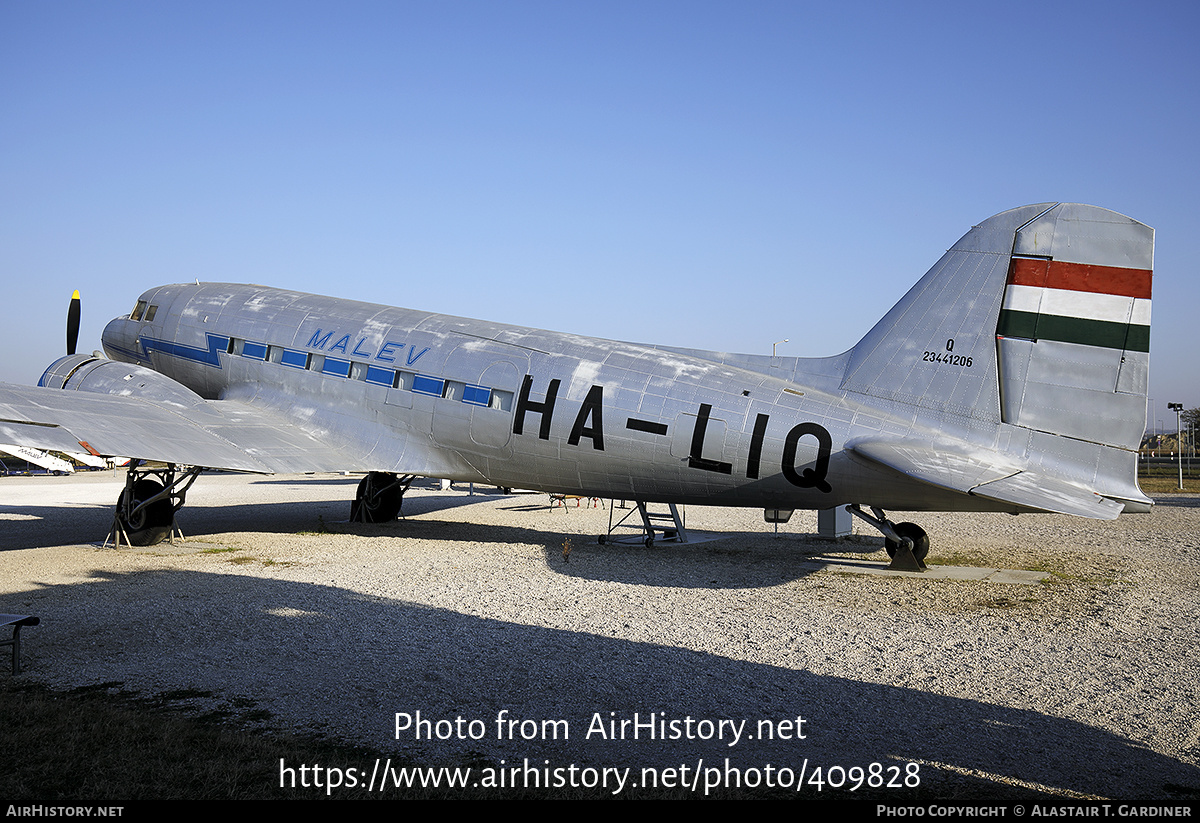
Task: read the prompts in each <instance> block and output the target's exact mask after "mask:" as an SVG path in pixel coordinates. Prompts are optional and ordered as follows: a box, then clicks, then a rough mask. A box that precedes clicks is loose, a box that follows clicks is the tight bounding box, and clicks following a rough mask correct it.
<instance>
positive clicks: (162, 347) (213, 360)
mask: <svg viewBox="0 0 1200 823" xmlns="http://www.w3.org/2000/svg"><path fill="white" fill-rule="evenodd" d="M205 337H206V340H207V342H208V348H207V349H202V348H200V347H199V346H185V345H184V344H182V343H175V342H172V341H170V340H159V339H157V338H154V337H140V338H138V342H139V343H140V344H141V347H142V350H143V351H145V356H144V357H143V356H142V355H138V354H137V353H135V352H128V353H129V354H131V355H134V356H136V357H137V358H138V359H144V360H146V361H147V362H149V359H150V353H151V352H161V353H162V354H167V355H170V356H171V357H180V358H183V359H184V360H191V361H193V362H196V363H204V364H205V365H209V366H215V367H216V368H218V369H219V368H221V360H220V357H219V355H220V353H221V352H224V351H228V350H229V337H228V336H226V335H221V334H206V335H205ZM308 356H309V353H308V352H305V351H297V350H296V349H284V350H283V354H282V356H281V358H280V362H281V363H282V364H283V365H284V366H288V367H290V368H293V369H307V368H308V366H309V362H308ZM242 357H245V358H247V359H249V360H264V361H265V360H266V359H267V344H266V343H257V342H255V341H253V340H243V341H242ZM350 362H351V361H349V360H343V359H341V358H338V357H328V356H326V357H325V362H324V364H323V365H322V367H321V371H322V373H323V374H329V375H333V376H335V377H349V376H350ZM365 380H366V382H368V383H373V384H375V385H377V386H389V387H391V386H394V385H395V382H396V371H395V370H394V369H385V368H382V367H380V366H372V365H370V364H367V373H366V377H365ZM445 388H446V380H445V379H444V378H441V377H430V376H429V375H425V374H418V375H414V377H413V385H412V391H414V392H416V393H417V394H428V395H432V396H434V397H441V396H442V393H443V392H444V391H445ZM491 401H492V389H490V388H489V387H487V386H477V385H474V384H472V383H467V384H466V385H465V387H464V388H463V396H462V402H463V403H469V404H471V405H472V406H487V405H489V404H490V403H491Z"/></svg>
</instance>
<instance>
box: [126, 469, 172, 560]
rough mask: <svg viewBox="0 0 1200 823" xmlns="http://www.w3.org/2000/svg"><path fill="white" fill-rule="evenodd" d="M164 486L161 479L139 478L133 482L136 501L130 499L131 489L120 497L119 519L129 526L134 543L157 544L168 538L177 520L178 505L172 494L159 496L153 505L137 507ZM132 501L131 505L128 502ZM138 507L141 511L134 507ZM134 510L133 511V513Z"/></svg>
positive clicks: (130, 542) (131, 539)
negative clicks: (171, 496)
mask: <svg viewBox="0 0 1200 823" xmlns="http://www.w3.org/2000/svg"><path fill="white" fill-rule="evenodd" d="M162 490H163V485H162V484H161V483H159V482H158V481H157V480H139V481H137V482H136V483H134V484H133V501H132V502H131V503H130V502H128V501H126V499H125V496H126V495H127V494H128V489H126V490H125V491H122V492H121V496H120V497H119V498H117V523H118V524H120V526H121V528H122V529H124V530H125V535H126V537H128V538H129V545H131V546H153V545H154V544H156V543H161V542H162V541H163V540H166V539H167V535H169V534H170V533H171V524H172V523H174V522H175V507H174V506H173V505H172V504H171V498H170V497H164V498H163V499H162V500H156V501H154V502H153V503H151V504H150V505H149V506H142V508H140V509H137V507H138V506H139V505H141V503H142V502H143V501H146V500H149V499H150V498H152V497H154V496H155V495H156V494H158V493H159V492H161V491H162ZM127 503H128V505H127ZM134 509H137V511H134ZM131 512H132V514H130V513H131Z"/></svg>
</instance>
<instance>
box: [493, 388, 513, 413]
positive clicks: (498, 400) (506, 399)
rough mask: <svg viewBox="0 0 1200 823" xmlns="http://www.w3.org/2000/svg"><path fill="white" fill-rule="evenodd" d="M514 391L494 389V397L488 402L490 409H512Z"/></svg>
mask: <svg viewBox="0 0 1200 823" xmlns="http://www.w3.org/2000/svg"><path fill="white" fill-rule="evenodd" d="M512 401H513V393H512V392H510V391H503V390H502V389H492V399H491V400H490V401H489V402H488V408H489V409H499V410H500V411H512Z"/></svg>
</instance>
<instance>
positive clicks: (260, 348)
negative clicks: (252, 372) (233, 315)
mask: <svg viewBox="0 0 1200 823" xmlns="http://www.w3.org/2000/svg"><path fill="white" fill-rule="evenodd" d="M242 357H249V358H250V359H251V360H266V359H267V345H266V344H265V343H255V342H254V341H252V340H246V341H245V342H243V343H242Z"/></svg>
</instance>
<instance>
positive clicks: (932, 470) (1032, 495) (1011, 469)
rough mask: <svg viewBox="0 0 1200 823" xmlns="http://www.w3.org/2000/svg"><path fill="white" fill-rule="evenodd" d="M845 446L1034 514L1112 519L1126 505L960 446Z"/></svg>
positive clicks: (934, 482) (915, 476)
mask: <svg viewBox="0 0 1200 823" xmlns="http://www.w3.org/2000/svg"><path fill="white" fill-rule="evenodd" d="M847 448H848V449H849V450H850V451H852V452H853V453H854V454H855V455H857V456H858V457H860V458H864V459H866V460H867V461H868V462H870V463H876V464H880V465H883V466H887V467H888V468H890V469H893V470H895V471H898V472H900V473H901V474H903V475H905V476H907V477H911V478H913V479H915V480H919V481H921V482H923V483H928V484H930V485H932V486H937V487H939V488H943V489H950V490H951V491H956V492H961V493H962V494H973V495H977V496H979V497H984V498H987V499H988V500H996V501H999V502H1001V503H1012V504H1013V505H1016V506H1021V507H1022V508H1027V509H1033V510H1035V511H1044V512H1055V513H1057V514H1073V515H1076V516H1077V517H1089V518H1092V519H1093V520H1115V519H1116V518H1117V516H1118V515H1120V514H1121V512H1122V511H1124V508H1125V506H1124V504H1122V503H1118V502H1116V501H1114V500H1110V499H1108V498H1106V497H1103V496H1101V495H1099V494H1096V493H1095V492H1093V491H1090V490H1089V489H1085V488H1083V487H1082V486H1077V485H1075V484H1073V483H1068V482H1066V481H1065V480H1060V479H1058V478H1056V477H1054V476H1052V475H1049V474H1047V473H1046V472H1044V471H1039V470H1036V469H1034V470H1031V469H1029V468H1026V467H1022V466H1020V465H1018V464H1016V463H1015V462H1013V461H1012V460H1011V459H1007V458H1005V457H1004V456H1003V455H1001V454H1000V453H998V452H994V451H991V450H988V449H967V448H966V447H965V445H964V444H958V443H940V444H929V443H925V442H914V441H887V440H859V441H854V442H852V443H848V444H847Z"/></svg>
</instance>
